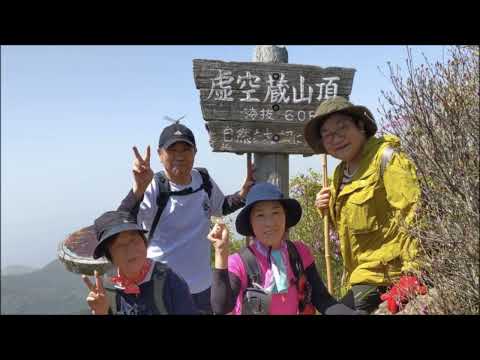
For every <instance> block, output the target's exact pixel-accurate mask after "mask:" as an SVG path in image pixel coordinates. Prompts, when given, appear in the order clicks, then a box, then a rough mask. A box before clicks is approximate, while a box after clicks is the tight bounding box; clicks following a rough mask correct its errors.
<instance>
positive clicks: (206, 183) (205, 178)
mask: <svg viewBox="0 0 480 360" xmlns="http://www.w3.org/2000/svg"><path fill="white" fill-rule="evenodd" d="M195 169H196V170H197V171H198V172H199V173H200V176H201V177H202V186H203V189H204V190H205V192H206V193H207V195H208V198H209V199H210V198H211V197H212V182H211V181H210V175H209V174H208V170H207V169H205V168H201V167H198V168H195Z"/></svg>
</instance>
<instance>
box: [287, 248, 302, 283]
mask: <svg viewBox="0 0 480 360" xmlns="http://www.w3.org/2000/svg"><path fill="white" fill-rule="evenodd" d="M287 250H288V258H289V260H290V265H291V266H292V271H293V275H294V276H295V282H297V281H298V279H300V276H301V275H302V274H303V273H304V271H305V269H304V268H303V263H302V259H301V257H300V253H299V252H298V249H297V247H296V246H295V244H294V243H293V242H292V241H290V240H287Z"/></svg>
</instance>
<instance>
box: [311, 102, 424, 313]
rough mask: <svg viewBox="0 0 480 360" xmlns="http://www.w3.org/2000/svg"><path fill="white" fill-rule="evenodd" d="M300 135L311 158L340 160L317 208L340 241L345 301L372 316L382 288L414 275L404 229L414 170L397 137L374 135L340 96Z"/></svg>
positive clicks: (367, 116)
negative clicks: (323, 156) (320, 155)
mask: <svg viewBox="0 0 480 360" xmlns="http://www.w3.org/2000/svg"><path fill="white" fill-rule="evenodd" d="M304 131H305V139H306V141H307V142H308V144H309V145H310V147H311V148H312V149H313V150H314V151H315V152H316V153H327V154H329V155H332V156H333V157H335V158H337V159H339V160H341V163H340V164H339V165H338V166H337V168H336V169H335V173H334V175H333V183H332V184H331V186H329V187H327V188H323V189H322V190H321V191H320V192H319V193H318V194H317V198H316V202H315V205H316V207H317V209H318V210H319V213H321V214H323V213H324V211H328V215H329V218H330V220H331V223H332V225H333V229H332V230H333V231H335V232H336V233H337V235H338V237H339V239H340V248H341V254H342V257H343V262H344V280H345V281H346V285H347V288H348V289H349V291H348V292H347V295H346V296H345V297H344V298H343V302H344V303H345V304H346V305H347V306H350V307H352V308H356V309H360V310H366V311H368V312H371V311H373V310H375V309H376V308H377V307H378V305H379V304H380V302H381V301H382V300H381V297H380V296H381V294H382V293H385V292H386V291H387V287H388V286H390V285H392V284H395V283H396V281H397V280H399V279H400V278H401V276H402V275H405V274H407V273H409V272H410V271H412V270H416V268H417V265H416V263H415V257H416V255H417V252H418V245H417V242H416V240H415V239H413V238H412V237H411V236H409V235H408V233H407V231H406V230H405V225H406V224H410V223H411V222H412V220H413V217H414V211H415V205H416V203H417V201H418V199H419V195H420V189H419V185H418V181H417V177H416V171H415V166H414V165H413V163H412V162H411V161H410V160H409V159H408V158H407V157H406V156H405V154H403V153H402V152H400V150H399V145H400V141H399V139H398V138H397V137H395V136H388V135H386V136H383V137H380V138H376V137H374V136H373V135H374V134H375V133H376V131H377V126H376V124H375V121H374V119H373V115H372V114H371V112H370V111H369V110H368V109H367V108H366V107H364V106H355V105H353V104H352V103H350V102H348V101H347V100H346V99H344V98H342V97H335V98H331V99H328V100H326V101H324V102H323V103H322V104H320V106H319V107H318V109H317V111H316V112H315V115H314V117H313V118H312V119H311V120H310V121H309V122H308V123H307V124H306V125H305V129H304Z"/></svg>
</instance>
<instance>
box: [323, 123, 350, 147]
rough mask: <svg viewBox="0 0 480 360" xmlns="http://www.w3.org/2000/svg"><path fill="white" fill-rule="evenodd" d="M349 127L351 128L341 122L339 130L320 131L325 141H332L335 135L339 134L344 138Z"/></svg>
mask: <svg viewBox="0 0 480 360" xmlns="http://www.w3.org/2000/svg"><path fill="white" fill-rule="evenodd" d="M348 129H349V126H348V125H347V124H345V123H344V124H341V125H340V126H339V127H338V128H337V130H334V131H325V132H320V138H321V140H322V141H323V142H326V143H331V142H332V141H333V137H334V136H335V135H336V136H338V137H339V138H344V137H345V134H346V133H347V130H348Z"/></svg>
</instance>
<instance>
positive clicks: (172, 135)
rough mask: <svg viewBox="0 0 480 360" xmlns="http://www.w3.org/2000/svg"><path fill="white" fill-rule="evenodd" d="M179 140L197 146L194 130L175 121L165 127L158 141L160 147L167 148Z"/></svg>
mask: <svg viewBox="0 0 480 360" xmlns="http://www.w3.org/2000/svg"><path fill="white" fill-rule="evenodd" d="M179 141H181V142H185V143H187V144H190V145H191V146H193V147H196V145H195V137H194V136H193V133H192V131H191V130H190V129H189V128H187V127H186V126H185V125H182V124H177V123H175V124H172V125H170V126H167V127H166V128H164V129H163V131H162V133H161V134H160V140H159V141H158V147H159V148H164V149H167V148H168V147H169V146H170V145H173V144H174V143H176V142H179Z"/></svg>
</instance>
